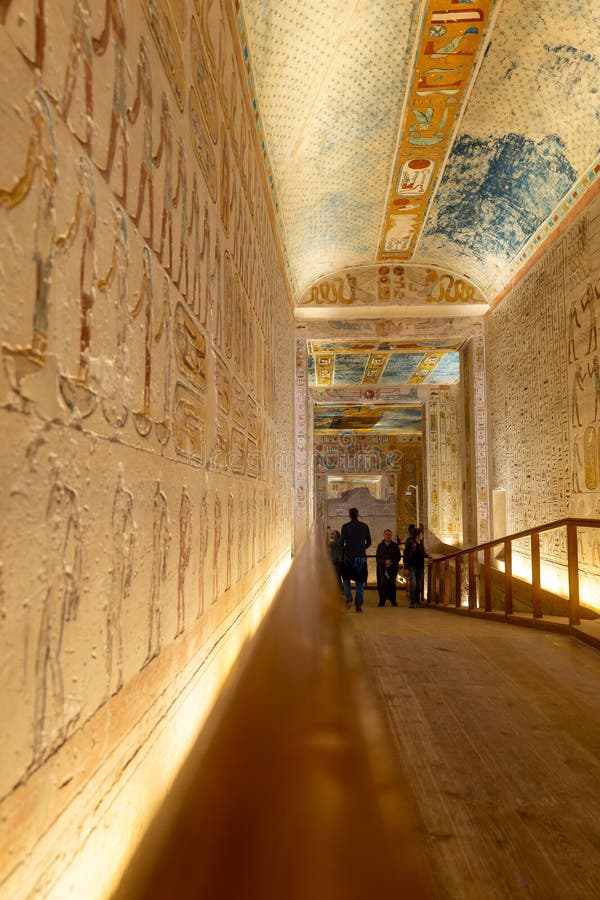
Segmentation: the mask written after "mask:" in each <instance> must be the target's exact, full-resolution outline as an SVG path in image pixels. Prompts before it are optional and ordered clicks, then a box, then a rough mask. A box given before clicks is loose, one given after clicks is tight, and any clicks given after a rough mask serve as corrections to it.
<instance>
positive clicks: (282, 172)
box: [233, 0, 600, 315]
mask: <svg viewBox="0 0 600 900" xmlns="http://www.w3.org/2000/svg"><path fill="white" fill-rule="evenodd" d="M233 5H234V9H235V13H236V17H237V23H238V32H239V37H240V43H241V47H242V53H243V57H244V60H245V63H246V69H247V76H248V85H249V90H250V93H251V97H252V101H253V103H254V107H255V113H256V120H257V127H258V131H259V137H260V140H261V143H262V145H263V151H264V158H265V166H266V171H267V177H268V178H269V183H270V185H271V190H272V194H273V200H274V204H275V209H276V212H277V215H278V223H279V228H280V237H281V240H282V245H283V252H284V256H285V258H286V261H287V265H288V273H289V276H290V282H291V285H292V290H293V291H294V294H295V297H296V300H297V302H298V303H300V304H301V305H302V307H306V306H310V305H319V304H320V303H321V304H323V305H335V304H338V305H343V304H347V305H348V306H349V307H350V306H352V305H354V306H359V307H362V306H364V307H369V306H372V307H373V306H377V305H378V304H380V303H382V302H383V303H386V302H387V303H389V304H390V305H392V304H393V305H395V306H398V307H401V308H402V307H404V306H410V304H411V303H413V302H417V300H418V302H421V301H422V300H423V299H424V302H426V303H427V302H428V303H430V304H433V303H434V302H436V301H435V299H434V298H433V297H430V298H428V297H427V294H426V290H425V294H424V293H423V290H424V289H423V285H424V287H425V289H426V288H427V286H428V284H427V277H432V276H428V274H427V273H431V272H437V273H438V274H439V276H440V278H441V277H442V276H447V277H448V278H454V279H455V282H454V284H455V285H456V284H458V282H462V283H463V284H464V285H466V286H467V287H470V288H471V291H472V293H471V292H469V291H465V290H464V288H461V289H460V290H461V291H463V295H465V296H466V295H467V294H470V296H471V299H469V300H466V301H464V300H461V299H459V298H457V299H456V300H449V299H448V298H446V299H445V300H442V301H441V302H442V303H449V302H453V303H454V314H455V315H457V314H460V309H461V307H462V304H463V303H464V302H466V303H474V302H480V301H481V299H484V300H486V301H487V302H490V301H491V300H493V298H494V296H495V295H496V294H497V293H498V292H500V291H501V290H502V289H503V287H504V286H505V285H506V284H507V283H508V282H509V281H510V279H511V278H513V277H514V275H515V273H516V272H518V269H519V267H520V266H521V265H522V264H523V263H524V262H525V261H526V260H527V259H528V258H529V256H530V255H531V253H533V252H534V251H535V249H537V247H538V246H539V244H540V243H541V242H542V241H543V240H544V239H545V238H546V237H548V236H549V235H551V234H552V230H553V229H554V228H556V226H557V225H558V224H559V223H560V222H561V221H562V218H563V217H564V215H566V214H567V213H568V211H569V209H570V207H571V204H572V203H574V202H576V201H577V200H578V199H579V198H580V197H581V196H582V194H583V193H584V192H585V191H586V190H588V189H589V188H590V187H591V186H592V185H593V184H594V182H595V181H596V180H597V178H598V175H599V174H600V157H599V152H600V147H599V141H598V121H599V119H600V92H599V91H598V85H599V84H600V56H599V55H598V53H597V47H598V44H599V36H600V3H598V2H597V0H530V2H528V3H526V4H523V3H521V2H520V0H502V2H499V0H476V2H475V0H369V2H361V0H350V2H349V0H320V2H319V3H315V2H312V0H233ZM411 265H412V267H414V272H415V278H414V283H415V284H420V288H419V289H418V290H417V291H416V292H415V293H412V292H411V290H410V289H408V288H407V287H405V288H403V289H401V288H398V287H397V285H395V284H394V283H393V280H394V269H400V268H404V276H405V279H406V280H407V274H408V273H409V268H410V267H411ZM386 266H389V269H390V271H389V272H387V273H383V274H384V275H385V276H389V281H388V282H387V285H388V287H389V298H388V297H387V296H382V295H381V286H382V284H384V285H385V284H386V282H381V280H380V279H379V275H380V274H381V273H380V272H379V269H380V268H385V267H386ZM419 268H420V269H421V270H422V271H423V272H425V273H426V274H425V281H424V282H423V280H422V276H420V275H419V277H418V278H417V277H416V273H417V270H418V269H419ZM419 278H420V279H421V281H420V282H419ZM386 290H387V289H386ZM353 292H354V293H353ZM451 292H452V289H451V288H450V293H451ZM384 294H385V290H384ZM473 296H477V301H474V300H473V299H472V297H473ZM324 298H325V299H324ZM348 298H350V299H348ZM437 302H440V301H437ZM373 312H374V310H373ZM370 314H372V313H370Z"/></svg>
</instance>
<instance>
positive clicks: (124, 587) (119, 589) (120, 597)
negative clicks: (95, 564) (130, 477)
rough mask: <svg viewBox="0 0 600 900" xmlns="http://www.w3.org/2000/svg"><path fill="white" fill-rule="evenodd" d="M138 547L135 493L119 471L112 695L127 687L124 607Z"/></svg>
mask: <svg viewBox="0 0 600 900" xmlns="http://www.w3.org/2000/svg"><path fill="white" fill-rule="evenodd" d="M134 549H135V523H134V521H133V496H132V494H131V493H130V491H128V490H126V489H125V487H124V486H123V475H122V473H119V479H118V482H117V488H116V491H115V496H114V498H113V510H112V575H111V588H110V595H109V598H108V610H107V618H106V677H107V693H108V695H109V696H110V695H112V694H116V693H118V691H120V690H121V688H122V687H123V635H122V631H121V610H122V608H123V605H124V604H125V603H126V602H127V600H128V599H129V594H130V591H131V578H132V574H133V555H134Z"/></svg>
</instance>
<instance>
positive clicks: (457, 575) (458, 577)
mask: <svg viewBox="0 0 600 900" xmlns="http://www.w3.org/2000/svg"><path fill="white" fill-rule="evenodd" d="M461 587H462V556H456V557H455V558H454V605H455V606H460V605H461V602H460V601H461Z"/></svg>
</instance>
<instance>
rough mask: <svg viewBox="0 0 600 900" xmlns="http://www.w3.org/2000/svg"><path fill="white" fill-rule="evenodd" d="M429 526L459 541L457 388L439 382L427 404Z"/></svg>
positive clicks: (452, 541) (439, 534) (446, 538)
mask: <svg viewBox="0 0 600 900" xmlns="http://www.w3.org/2000/svg"><path fill="white" fill-rule="evenodd" d="M427 432H428V433H427V439H428V441H427V447H428V454H427V465H428V480H429V510H430V515H429V527H430V529H431V531H432V532H433V533H434V534H435V536H436V537H437V538H438V539H439V540H440V541H443V542H444V543H447V544H460V543H461V541H462V503H461V494H460V492H461V471H460V454H459V452H458V449H459V432H458V389H457V388H456V387H455V386H452V385H448V386H441V387H440V388H439V389H437V390H436V391H432V393H431V395H430V398H429V402H428V404H427Z"/></svg>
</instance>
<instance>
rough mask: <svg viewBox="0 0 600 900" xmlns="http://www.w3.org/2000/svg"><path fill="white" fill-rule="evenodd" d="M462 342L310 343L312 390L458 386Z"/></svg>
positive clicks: (309, 361) (309, 369)
mask: <svg viewBox="0 0 600 900" xmlns="http://www.w3.org/2000/svg"><path fill="white" fill-rule="evenodd" d="M460 345H461V341H456V342H454V343H453V342H448V341H308V380H309V384H310V385H311V387H329V386H336V387H347V386H351V385H386V386H391V385H407V384H456V383H457V382H458V380H459V378H460V365H459V353H458V351H459V349H460Z"/></svg>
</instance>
